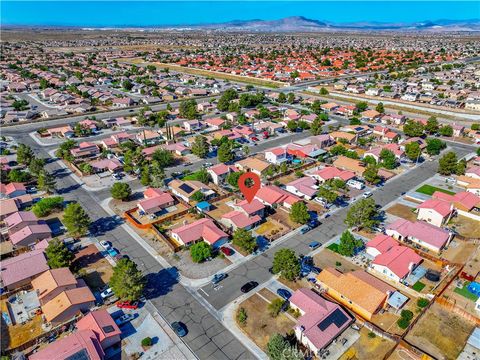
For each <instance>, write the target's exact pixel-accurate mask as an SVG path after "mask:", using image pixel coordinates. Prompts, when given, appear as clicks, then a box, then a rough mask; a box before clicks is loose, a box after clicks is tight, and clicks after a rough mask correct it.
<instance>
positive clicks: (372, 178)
mask: <svg viewBox="0 0 480 360" xmlns="http://www.w3.org/2000/svg"><path fill="white" fill-rule="evenodd" d="M363 178H364V179H365V181H366V182H368V183H370V184H378V183H379V182H380V176H378V168H377V167H376V166H372V165H369V166H367V168H366V169H365V171H364V172H363Z"/></svg>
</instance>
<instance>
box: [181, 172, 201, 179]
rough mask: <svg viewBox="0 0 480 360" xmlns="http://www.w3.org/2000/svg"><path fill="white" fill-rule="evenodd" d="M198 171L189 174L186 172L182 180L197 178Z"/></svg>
mask: <svg viewBox="0 0 480 360" xmlns="http://www.w3.org/2000/svg"><path fill="white" fill-rule="evenodd" d="M198 175H199V174H198V171H197V172H194V173H191V174H188V175H185V176H184V177H183V178H182V180H184V181H185V180H198Z"/></svg>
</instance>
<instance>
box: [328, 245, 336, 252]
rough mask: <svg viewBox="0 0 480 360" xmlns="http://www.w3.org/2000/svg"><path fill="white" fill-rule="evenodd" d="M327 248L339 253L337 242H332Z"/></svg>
mask: <svg viewBox="0 0 480 360" xmlns="http://www.w3.org/2000/svg"><path fill="white" fill-rule="evenodd" d="M327 249H329V250H332V251H333V252H336V253H338V244H337V243H332V244H330V245H328V246H327Z"/></svg>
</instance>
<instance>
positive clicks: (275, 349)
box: [267, 333, 288, 360]
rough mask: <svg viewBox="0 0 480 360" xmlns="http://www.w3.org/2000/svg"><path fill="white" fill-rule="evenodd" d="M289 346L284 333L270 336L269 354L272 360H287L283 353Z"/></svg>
mask: <svg viewBox="0 0 480 360" xmlns="http://www.w3.org/2000/svg"><path fill="white" fill-rule="evenodd" d="M287 346H288V343H287V341H286V340H285V339H284V338H283V336H282V335H280V334H278V333H275V334H273V335H272V336H270V339H268V343H267V355H268V357H269V359H270V360H285V357H284V355H283V353H284V352H285V348H286V347H287Z"/></svg>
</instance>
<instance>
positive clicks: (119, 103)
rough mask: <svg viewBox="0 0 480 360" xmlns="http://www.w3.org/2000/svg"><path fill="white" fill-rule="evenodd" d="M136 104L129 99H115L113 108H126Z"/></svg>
mask: <svg viewBox="0 0 480 360" xmlns="http://www.w3.org/2000/svg"><path fill="white" fill-rule="evenodd" d="M134 104H135V102H134V101H133V100H132V99H131V98H129V97H124V98H114V99H113V100H112V106H113V107H115V108H126V107H129V106H133V105H134Z"/></svg>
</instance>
